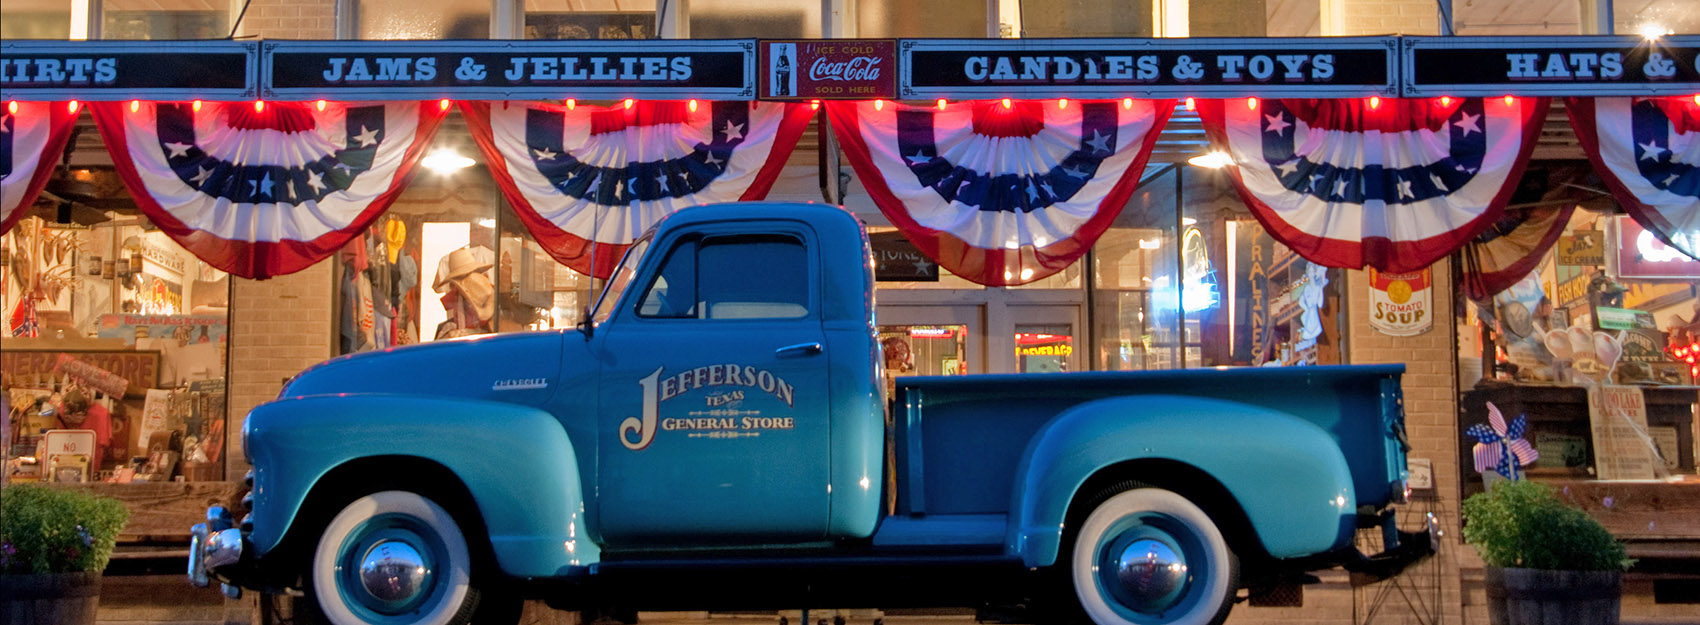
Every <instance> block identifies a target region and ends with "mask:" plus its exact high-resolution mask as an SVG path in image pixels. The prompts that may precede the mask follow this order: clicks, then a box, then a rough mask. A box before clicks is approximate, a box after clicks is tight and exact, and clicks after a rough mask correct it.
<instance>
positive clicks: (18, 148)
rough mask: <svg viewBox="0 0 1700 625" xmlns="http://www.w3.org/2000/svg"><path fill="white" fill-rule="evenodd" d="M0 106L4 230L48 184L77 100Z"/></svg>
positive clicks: (1, 226) (0, 195) (2, 231)
mask: <svg viewBox="0 0 1700 625" xmlns="http://www.w3.org/2000/svg"><path fill="white" fill-rule="evenodd" d="M4 107H5V108H0V234H5V233H7V232H10V231H11V230H12V226H13V225H14V224H16V223H18V220H20V219H23V217H24V214H25V213H28V212H29V208H30V205H31V204H33V203H35V198H36V196H37V195H39V194H40V193H41V189H42V187H45V186H47V179H48V178H49V177H50V176H52V174H53V167H54V164H55V162H56V161H58V160H59V155H60V154H63V153H64V152H65V142H66V141H68V140H70V138H71V127H72V126H74V125H75V123H76V121H77V111H78V105H77V103H76V102H19V101H12V102H7V103H6V104H5V105H4Z"/></svg>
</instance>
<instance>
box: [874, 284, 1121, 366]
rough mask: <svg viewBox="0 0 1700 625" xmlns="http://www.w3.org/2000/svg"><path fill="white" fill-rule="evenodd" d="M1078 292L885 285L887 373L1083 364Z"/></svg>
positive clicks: (882, 310)
mask: <svg viewBox="0 0 1700 625" xmlns="http://www.w3.org/2000/svg"><path fill="white" fill-rule="evenodd" d="M1078 300H1079V294H1078V293H1072V292H1066V291H1037V290H1029V291H1009V290H985V291H942V290H941V291H913V290H901V291H882V292H881V293H880V294H879V310H878V311H877V319H878V321H879V330H880V340H881V344H882V346H883V348H884V349H885V351H886V365H887V375H888V376H890V377H893V378H895V377H901V376H904V375H959V374H969V373H1040V372H1061V371H1084V370H1086V368H1087V367H1086V363H1087V360H1086V358H1085V354H1083V353H1081V350H1082V349H1084V346H1086V345H1089V343H1088V342H1087V340H1086V337H1085V336H1084V334H1083V331H1082V329H1083V328H1085V323H1084V320H1083V319H1082V315H1083V314H1084V312H1083V311H1084V309H1083V306H1082V302H1080V301H1078Z"/></svg>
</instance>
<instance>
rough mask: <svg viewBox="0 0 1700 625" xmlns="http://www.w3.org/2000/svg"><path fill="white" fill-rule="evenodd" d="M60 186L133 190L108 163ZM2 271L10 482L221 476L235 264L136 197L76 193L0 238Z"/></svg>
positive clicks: (0, 384)
mask: <svg viewBox="0 0 1700 625" xmlns="http://www.w3.org/2000/svg"><path fill="white" fill-rule="evenodd" d="M49 186H50V188H56V189H58V190H59V191H61V192H63V193H65V194H70V193H73V192H77V191H81V192H82V193H83V194H84V195H85V197H89V196H94V197H100V198H102V203H105V204H112V203H122V200H121V199H119V198H122V197H123V196H124V194H123V192H122V190H121V187H120V186H119V183H118V181H117V179H116V176H115V175H114V174H113V173H112V172H111V171H109V170H108V171H94V170H77V171H75V172H70V173H69V174H68V176H67V178H65V179H62V180H55V181H52V182H50V183H49ZM88 201H89V202H91V203H92V202H93V201H94V200H93V198H92V197H89V199H88ZM0 281H3V282H4V287H3V288H0V292H3V294H4V295H3V298H0V299H3V301H4V307H5V308H4V310H5V312H6V319H7V324H6V325H7V332H6V333H5V335H4V338H3V339H0V343H3V345H4V349H3V350H0V400H3V403H5V404H6V409H5V410H4V411H0V412H3V413H4V414H5V418H6V421H5V423H4V425H5V433H4V437H3V442H4V458H5V470H4V474H5V476H6V479H7V480H11V481H37V480H39V481H49V482H97V481H110V482H163V481H191V482H198V481H216V480H222V479H224V460H225V458H224V455H225V454H224V452H225V450H226V445H225V433H226V431H227V425H226V415H225V404H226V402H225V370H226V369H225V367H226V362H227V358H226V353H227V349H228V344H229V341H228V330H229V297H230V285H229V283H230V280H229V278H228V275H227V274H225V273H224V272H222V271H218V270H217V269H214V268H212V267H211V266H209V265H206V264H205V263H202V262H201V261H200V260H199V259H197V258H195V257H194V256H193V255H191V254H190V253H189V252H187V251H186V250H184V249H183V248H181V247H179V246H178V245H177V244H176V243H175V242H173V241H172V240H171V239H170V238H168V237H166V236H165V234H163V233H161V232H159V231H158V230H156V229H154V228H153V226H152V225H151V224H150V223H149V222H148V220H147V219H146V218H145V217H142V216H141V215H140V214H139V213H138V212H137V211H135V210H134V209H121V210H99V209H95V208H92V207H90V206H88V205H85V204H83V203H82V202H81V201H76V202H72V201H66V202H63V203H61V204H60V205H58V206H53V205H51V204H46V205H44V204H37V213H36V214H35V215H32V216H30V217H26V218H25V219H23V220H22V221H20V222H19V223H18V224H17V226H15V227H14V228H13V229H12V231H11V232H9V233H7V234H6V235H5V236H4V237H3V238H0Z"/></svg>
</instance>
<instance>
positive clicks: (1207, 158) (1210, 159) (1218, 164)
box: [1186, 150, 1234, 169]
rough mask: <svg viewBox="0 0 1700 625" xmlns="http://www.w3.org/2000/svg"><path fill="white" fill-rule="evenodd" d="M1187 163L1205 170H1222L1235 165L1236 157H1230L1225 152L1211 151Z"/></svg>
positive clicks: (1188, 160)
mask: <svg viewBox="0 0 1700 625" xmlns="http://www.w3.org/2000/svg"><path fill="white" fill-rule="evenodd" d="M1186 163H1187V164H1188V165H1192V166H1194V167H1203V168H1205V169H1221V168H1223V167H1227V166H1229V165H1232V164H1234V157H1232V156H1228V153H1227V152H1223V151H1221V150H1211V151H1209V152H1206V153H1204V154H1200V155H1198V156H1194V157H1192V158H1189V159H1186Z"/></svg>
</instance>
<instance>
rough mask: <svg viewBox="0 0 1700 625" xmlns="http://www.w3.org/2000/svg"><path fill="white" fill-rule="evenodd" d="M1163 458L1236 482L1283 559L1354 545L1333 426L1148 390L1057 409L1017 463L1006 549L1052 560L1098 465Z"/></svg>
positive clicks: (1260, 530)
mask: <svg viewBox="0 0 1700 625" xmlns="http://www.w3.org/2000/svg"><path fill="white" fill-rule="evenodd" d="M1140 459H1162V460H1172V461H1176V462H1180V463H1183V464H1186V465H1190V466H1192V467H1194V468H1197V469H1199V470H1201V471H1203V472H1204V473H1206V474H1208V475H1210V476H1211V477H1213V478H1215V479H1216V481H1217V482H1219V483H1221V485H1222V486H1223V487H1224V488H1226V489H1227V491H1228V493H1229V494H1230V495H1232V496H1233V498H1234V500H1235V501H1236V502H1237V503H1238V504H1239V506H1240V507H1241V509H1242V510H1243V511H1244V512H1245V516H1246V517H1247V519H1248V520H1249V521H1250V523H1251V526H1252V528H1253V529H1254V530H1255V531H1256V534H1257V538H1258V540H1259V541H1261V543H1262V544H1263V546H1264V548H1265V549H1266V550H1267V551H1268V553H1269V555H1271V556H1274V557H1277V558H1289V557H1296V556H1304V555H1311V554H1316V553H1322V552H1325V551H1328V550H1330V549H1332V548H1334V547H1337V546H1340V545H1343V544H1350V540H1351V532H1352V528H1353V522H1354V520H1355V519H1354V517H1353V514H1354V510H1353V506H1354V505H1355V501H1354V499H1353V495H1352V475H1351V470H1350V469H1349V468H1348V466H1347V464H1346V459H1345V457H1344V456H1343V455H1342V454H1341V452H1340V448H1339V445H1338V443H1336V442H1335V440H1334V438H1333V437H1332V436H1331V435H1329V433H1328V432H1327V431H1326V430H1323V429H1322V428H1320V427H1318V426H1316V425H1314V424H1312V423H1310V422H1307V421H1304V420H1302V419H1299V418H1296V417H1294V416H1292V415H1289V414H1285V413H1281V412H1276V411H1273V410H1269V409H1267V408H1260V407H1257V406H1248V405H1245V404H1240V403H1235V402H1231V401H1224V400H1218V399H1207V398H1198V397H1180V396H1167V395H1142V396H1138V397H1122V398H1112V399H1104V400H1100V401H1094V402H1088V403H1085V404H1081V405H1079V406H1076V407H1074V408H1071V409H1069V410H1067V411H1065V412H1063V413H1062V414H1059V415H1057V416H1056V417H1055V418H1053V419H1052V420H1051V421H1050V422H1048V423H1046V424H1045V426H1044V427H1042V428H1040V430H1039V432H1038V433H1037V434H1036V435H1035V436H1034V437H1033V440H1032V441H1030V442H1029V443H1028V445H1027V449H1026V451H1025V452H1024V454H1023V456H1022V460H1021V465H1020V466H1019V468H1018V469H1017V472H1016V484H1015V492H1014V494H1013V497H1014V498H1013V500H1012V501H1011V503H1012V504H1013V505H1012V506H1011V508H1010V509H1011V512H1012V514H1011V518H1010V523H1009V530H1008V534H1007V536H1006V544H1005V549H1006V551H1007V552H1008V553H1010V554H1011V555H1018V556H1021V557H1022V559H1023V560H1024V561H1025V562H1026V564H1027V565H1028V566H1030V567H1033V566H1048V565H1050V564H1052V563H1054V562H1056V559H1057V552H1058V550H1059V549H1060V548H1061V542H1062V534H1063V524H1064V522H1065V520H1066V518H1067V515H1068V508H1069V504H1070V502H1072V501H1073V500H1074V498H1075V497H1076V496H1080V495H1090V494H1091V493H1081V492H1078V491H1079V490H1080V487H1081V485H1082V484H1084V483H1085V482H1086V480H1087V479H1088V478H1090V477H1092V476H1093V475H1095V474H1097V473H1098V472H1099V471H1101V470H1104V469H1105V468H1107V467H1110V466H1112V465H1115V464H1119V463H1122V462H1126V461H1130V460H1140Z"/></svg>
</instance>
